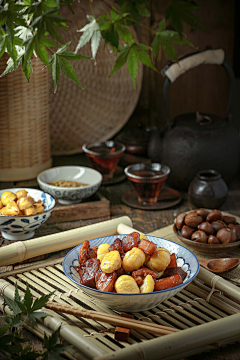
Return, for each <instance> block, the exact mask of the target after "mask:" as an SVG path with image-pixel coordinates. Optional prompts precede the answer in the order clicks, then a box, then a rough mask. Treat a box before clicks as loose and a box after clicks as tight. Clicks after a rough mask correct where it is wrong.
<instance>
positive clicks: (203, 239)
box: [191, 230, 208, 244]
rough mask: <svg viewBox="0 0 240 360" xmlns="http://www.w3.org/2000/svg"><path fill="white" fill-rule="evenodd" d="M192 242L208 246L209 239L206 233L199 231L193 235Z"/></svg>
mask: <svg viewBox="0 0 240 360" xmlns="http://www.w3.org/2000/svg"><path fill="white" fill-rule="evenodd" d="M191 240H193V241H195V242H200V243H204V244H207V240H208V237H207V235H206V234H205V232H204V231H202V230H197V231H195V232H194V233H193V234H192V236H191Z"/></svg>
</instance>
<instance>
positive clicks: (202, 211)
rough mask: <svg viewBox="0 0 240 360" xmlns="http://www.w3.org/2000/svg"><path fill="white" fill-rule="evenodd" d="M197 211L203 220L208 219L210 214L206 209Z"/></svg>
mask: <svg viewBox="0 0 240 360" xmlns="http://www.w3.org/2000/svg"><path fill="white" fill-rule="evenodd" d="M195 211H196V213H197V214H198V215H201V217H202V218H203V220H206V217H207V216H208V214H209V211H207V210H205V209H196V210H195Z"/></svg>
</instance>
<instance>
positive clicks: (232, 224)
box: [173, 209, 240, 254]
mask: <svg viewBox="0 0 240 360" xmlns="http://www.w3.org/2000/svg"><path fill="white" fill-rule="evenodd" d="M173 230H174V233H175V235H176V236H177V237H178V238H179V239H180V240H181V241H182V242H183V243H184V244H186V245H188V246H190V247H191V248H192V249H194V250H196V251H198V252H201V253H212V254H217V253H223V252H226V251H228V250H232V249H234V248H236V247H238V246H240V224H239V223H238V222H237V219H236V218H235V217H234V216H232V215H230V214H225V213H223V212H221V211H220V210H216V209H215V210H211V211H210V210H207V209H195V210H192V211H190V212H184V213H181V214H178V215H177V217H176V218H175V221H174V226H173Z"/></svg>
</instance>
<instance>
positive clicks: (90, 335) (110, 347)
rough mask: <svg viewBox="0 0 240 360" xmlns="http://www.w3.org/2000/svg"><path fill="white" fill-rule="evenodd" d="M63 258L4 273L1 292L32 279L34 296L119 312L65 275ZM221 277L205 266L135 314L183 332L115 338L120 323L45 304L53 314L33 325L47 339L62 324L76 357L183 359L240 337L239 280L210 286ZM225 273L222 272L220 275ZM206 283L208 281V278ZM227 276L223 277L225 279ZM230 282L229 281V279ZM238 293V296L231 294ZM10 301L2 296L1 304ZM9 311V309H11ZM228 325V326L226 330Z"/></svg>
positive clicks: (72, 355)
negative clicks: (223, 286)
mask: <svg viewBox="0 0 240 360" xmlns="http://www.w3.org/2000/svg"><path fill="white" fill-rule="evenodd" d="M62 260H63V259H58V260H49V261H45V262H44V263H42V264H41V267H39V265H37V264H35V265H31V266H28V267H27V268H24V269H20V270H19V269H18V270H14V271H11V272H9V273H5V274H1V275H0V294H4V295H5V296H7V297H9V298H14V291H15V287H14V286H15V284H17V285H18V288H19V290H22V291H24V290H25V289H26V284H27V283H28V284H29V286H30V289H31V292H32V294H33V296H34V297H36V298H38V297H40V296H42V295H44V294H48V293H50V292H53V291H54V292H55V293H54V296H53V298H52V300H53V301H56V302H57V303H59V304H66V305H73V306H78V307H83V308H87V309H92V310H96V311H100V312H106V313H109V314H111V313H114V312H113V311H112V310H110V309H108V308H106V307H105V306H104V305H103V304H101V303H100V302H98V301H97V300H96V299H93V298H91V297H89V296H88V295H86V294H84V293H83V292H82V291H81V290H80V289H79V288H78V287H77V286H76V285H75V284H74V283H72V282H71V281H70V280H69V279H68V278H67V277H66V276H65V274H64V272H63V269H62V265H61V262H62ZM214 278H215V276H214V275H213V274H212V273H210V272H209V271H207V270H205V269H201V270H200V273H199V275H198V277H197V278H196V280H195V281H194V282H192V283H191V284H190V285H188V286H187V288H185V289H184V290H182V291H181V292H180V293H178V294H177V295H175V296H174V297H172V298H170V299H168V300H167V301H165V302H163V303H162V304H160V305H159V306H157V307H156V308H154V309H152V310H149V311H144V312H141V313H134V316H135V318H136V319H140V320H141V319H142V320H144V321H149V322H154V323H156V324H161V325H166V326H174V327H176V328H178V329H181V330H182V331H180V332H178V333H175V334H171V335H165V336H161V337H160V336H159V337H157V336H154V335H150V334H149V333H146V332H138V331H135V330H131V335H130V338H129V341H128V342H120V341H117V340H115V339H114V329H115V328H114V326H112V325H109V324H107V323H102V322H99V321H95V320H90V319H83V318H82V319H81V318H77V317H75V316H72V315H65V314H60V313H56V312H53V311H51V310H48V309H46V310H45V309H44V311H45V312H47V313H49V314H50V315H52V316H47V317H46V318H45V319H44V320H43V322H38V324H37V325H36V326H34V325H33V324H27V325H26V327H27V329H29V330H30V331H31V332H33V333H35V334H36V335H38V336H39V337H40V338H43V336H44V333H47V334H48V335H49V334H51V333H52V332H53V331H54V330H56V329H57V328H58V327H59V326H60V335H61V337H62V338H63V339H64V340H65V341H66V342H68V343H69V344H71V345H72V347H71V348H70V349H69V350H68V351H67V352H66V355H67V356H68V357H69V358H70V359H75V360H79V359H80V360H81V359H96V360H97V359H98V360H100V359H101V360H107V359H111V358H114V359H119V360H120V359H123V358H125V357H127V356H131V360H134V359H136V360H138V359H139V354H140V353H142V352H144V354H145V357H144V359H146V360H147V359H149V360H150V359H151V360H154V359H159V357H158V354H160V353H161V359H170V358H171V359H181V358H183V357H186V356H191V355H194V354H197V353H202V352H205V351H209V350H212V349H214V348H216V347H219V346H223V345H226V344H228V343H232V342H236V341H239V340H240V333H239V321H240V301H239V302H238V301H237V300H236V298H237V297H238V294H239V289H238V288H237V287H236V286H235V285H232V284H231V285H230V287H229V286H226V291H225V292H224V293H222V292H219V290H218V286H217V285H214V286H215V288H214V290H215V291H214V292H213V291H212V289H211V286H209V283H211V282H212V281H213V283H214ZM218 278H219V277H218ZM204 279H205V280H206V282H205V280H204ZM221 281H222V280H221ZM223 281H225V282H226V283H227V281H226V280H223ZM233 293H235V296H233V298H235V300H233V298H232V299H231V298H230V297H231V296H232V294H233ZM3 304H4V301H3V298H2V296H0V309H1V310H3V306H4V305H3ZM5 311H7V309H6V308H5ZM226 329H227V330H226Z"/></svg>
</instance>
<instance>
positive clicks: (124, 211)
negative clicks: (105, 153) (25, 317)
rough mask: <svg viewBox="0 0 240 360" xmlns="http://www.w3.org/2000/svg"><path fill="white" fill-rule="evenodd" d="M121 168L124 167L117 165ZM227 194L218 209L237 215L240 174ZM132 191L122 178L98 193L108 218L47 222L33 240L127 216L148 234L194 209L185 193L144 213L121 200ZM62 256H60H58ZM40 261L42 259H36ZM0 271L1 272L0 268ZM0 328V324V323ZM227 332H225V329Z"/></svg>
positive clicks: (236, 355)
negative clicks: (173, 202)
mask: <svg viewBox="0 0 240 360" xmlns="http://www.w3.org/2000/svg"><path fill="white" fill-rule="evenodd" d="M59 165H87V166H88V163H87V162H86V159H85V157H84V156H83V155H82V154H77V155H71V156H58V157H53V166H59ZM120 165H122V166H124V165H125V164H124V163H123V164H120ZM13 186H15V187H17V186H19V187H24V186H25V187H36V186H37V183H36V179H34V180H29V181H25V182H15V183H9V182H8V183H3V182H0V189H4V188H10V187H13ZM228 187H229V193H228V198H227V200H226V202H225V203H224V204H223V205H222V207H221V208H220V210H223V211H227V212H229V213H232V214H235V215H238V216H240V174H238V175H237V176H236V178H235V179H234V180H233V181H232V182H231V183H230V184H229V186H228ZM129 190H131V185H130V183H129V182H128V181H127V180H126V179H125V180H123V181H121V182H119V183H117V184H113V185H104V186H101V187H100V189H99V192H100V193H101V194H102V195H103V196H104V197H105V198H107V199H108V200H109V201H110V216H104V217H98V218H94V219H85V220H82V219H78V220H74V221H66V222H61V223H48V222H46V223H45V224H43V225H42V226H41V227H40V228H39V229H38V230H37V231H36V234H35V237H40V236H44V235H48V234H52V233H57V232H61V231H65V230H69V229H73V228H77V227H82V226H85V225H89V224H93V223H96V222H100V221H104V220H108V219H110V218H114V217H119V216H122V215H127V216H129V217H130V218H131V220H132V223H133V227H134V228H135V229H137V230H139V231H141V232H143V233H150V232H152V231H154V230H157V229H160V228H163V227H165V226H167V225H170V224H172V223H173V221H174V218H175V217H176V215H177V214H179V213H181V212H184V211H188V210H191V209H194V208H195V207H194V205H192V204H191V203H190V201H189V199H188V195H187V193H186V192H181V196H182V200H181V202H180V203H179V204H178V205H176V206H173V207H171V208H168V209H165V210H156V211H146V210H139V209H134V208H131V207H129V206H127V205H125V204H123V202H122V201H121V196H122V194H123V193H124V192H126V191H129ZM1 245H6V244H4V240H3V239H2V238H0V246H1ZM61 256H62V254H61ZM39 260H41V258H40V259H39ZM12 268H13V267H12V266H8V267H7V268H6V270H11V269H12ZM0 270H1V269H0ZM0 325H1V321H0ZM226 331H227V330H226ZM25 334H26V335H27V336H28V337H29V339H31V341H33V342H34V344H35V347H36V349H37V348H38V347H39V346H41V344H40V341H39V340H38V339H37V338H36V337H35V336H34V335H32V334H31V333H28V332H27V331H26V330H25ZM188 359H189V360H193V359H194V360H198V359H199V360H200V359H201V360H202V359H206V360H210V359H211V360H214V359H220V360H226V359H228V360H237V359H238V360H239V359H240V343H235V344H233V345H228V346H226V347H224V348H220V349H216V350H214V351H211V353H205V354H200V355H195V356H193V357H189V358H188Z"/></svg>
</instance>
